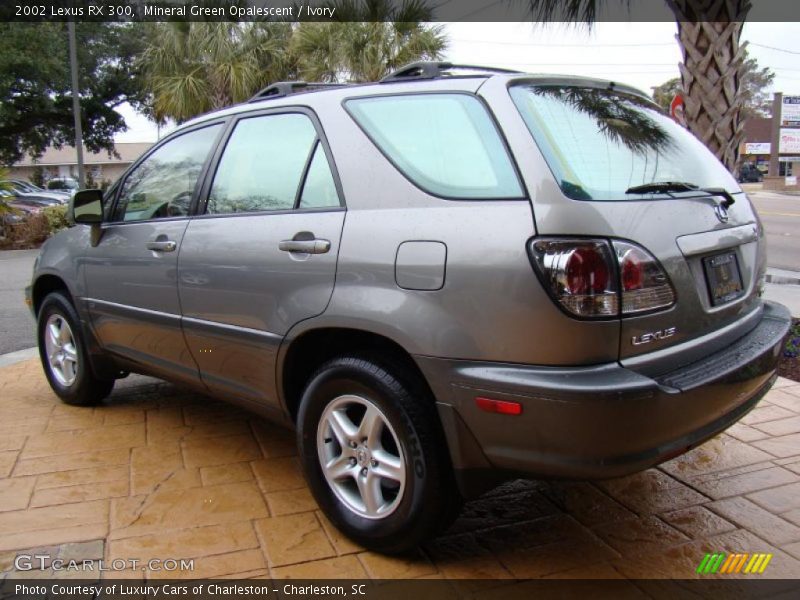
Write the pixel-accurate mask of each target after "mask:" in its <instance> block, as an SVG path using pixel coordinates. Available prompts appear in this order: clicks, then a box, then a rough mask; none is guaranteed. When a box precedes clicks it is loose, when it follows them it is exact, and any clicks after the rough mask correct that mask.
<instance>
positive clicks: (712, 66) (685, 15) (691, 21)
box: [666, 0, 750, 171]
mask: <svg viewBox="0 0 800 600" xmlns="http://www.w3.org/2000/svg"><path fill="white" fill-rule="evenodd" d="M666 1H667V4H668V5H669V7H670V9H671V10H672V12H673V13H674V14H675V18H676V20H677V22H678V35H677V36H676V37H677V39H678V43H679V44H680V46H681V52H682V53H683V62H682V63H681V64H680V71H681V83H682V87H683V92H684V102H685V104H686V106H685V114H686V125H687V127H688V128H689V131H691V132H692V133H694V134H695V136H697V137H698V138H699V139H700V141H702V142H703V143H704V144H705V145H706V146H707V147H708V148H709V149H710V150H711V151H712V152H713V153H714V154H715V155H716V156H717V158H719V159H720V161H722V163H723V164H724V165H725V166H726V167H728V169H730V170H731V171H732V170H733V169H734V168H735V166H736V161H737V158H738V153H739V144H740V142H741V141H742V138H743V136H744V131H743V125H744V121H743V119H742V118H741V113H740V109H741V102H740V97H739V83H740V77H741V67H742V63H743V60H744V54H745V53H744V49H745V46H746V44H745V45H740V44H739V38H740V37H741V34H742V26H743V25H744V20H745V17H746V16H747V13H748V11H749V10H750V2H749V0H666Z"/></svg>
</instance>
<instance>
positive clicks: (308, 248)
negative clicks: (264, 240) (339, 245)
mask: <svg viewBox="0 0 800 600" xmlns="http://www.w3.org/2000/svg"><path fill="white" fill-rule="evenodd" d="M278 249H280V250H283V251H284V252H302V253H303V254H325V253H326V252H327V251H328V250H330V249H331V243H330V241H329V240H318V239H313V240H283V241H281V242H279V243H278Z"/></svg>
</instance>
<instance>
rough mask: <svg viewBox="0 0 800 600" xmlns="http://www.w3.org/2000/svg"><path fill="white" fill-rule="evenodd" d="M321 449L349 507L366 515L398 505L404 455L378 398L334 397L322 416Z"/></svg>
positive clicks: (331, 481) (333, 484)
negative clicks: (378, 402)
mask: <svg viewBox="0 0 800 600" xmlns="http://www.w3.org/2000/svg"><path fill="white" fill-rule="evenodd" d="M317 449H318V454H319V461H320V466H321V467H322V473H323V475H324V476H325V480H326V481H327V483H328V485H329V486H330V488H331V490H332V491H333V493H334V494H335V495H336V497H337V498H338V499H339V500H340V501H341V502H342V503H343V504H344V505H345V506H346V507H347V508H348V509H350V510H351V511H353V512H354V513H356V514H357V515H359V516H362V517H365V518H367V519H382V518H384V517H387V516H388V515H390V514H392V513H393V512H394V511H395V510H396V509H397V506H398V505H399V504H400V501H401V500H402V498H403V492H404V491H405V483H406V462H405V456H404V454H403V451H402V449H401V447H400V443H399V440H398V438H397V434H396V433H395V431H394V429H393V428H392V425H391V423H390V422H389V420H388V418H387V417H386V415H385V414H384V413H383V412H382V411H381V410H380V409H379V408H378V407H377V406H376V405H375V404H374V403H372V402H370V401H369V400H367V399H366V398H362V397H361V396H355V395H346V396H339V397H338V398H335V399H334V400H333V401H332V402H331V403H330V404H328V406H327V407H326V408H325V411H324V412H323V413H322V417H321V418H320V421H319V426H318V428H317Z"/></svg>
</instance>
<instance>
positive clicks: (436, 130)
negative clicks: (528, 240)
mask: <svg viewBox="0 0 800 600" xmlns="http://www.w3.org/2000/svg"><path fill="white" fill-rule="evenodd" d="M345 107H346V109H347V111H348V112H349V113H350V115H351V116H352V117H353V118H354V119H355V121H356V123H358V125H359V126H360V127H361V128H362V129H363V130H364V132H365V133H366V134H367V136H369V138H370V139H371V140H372V142H373V143H374V144H375V145H376V146H377V147H378V148H379V149H380V151H381V152H382V153H383V154H384V155H385V156H386V157H387V158H388V159H389V160H390V161H391V162H392V163H393V164H394V165H395V167H397V168H398V169H399V170H400V171H401V172H402V173H403V175H405V176H406V177H407V178H408V179H409V180H411V182H412V183H414V184H415V185H417V186H418V187H420V188H422V189H423V190H425V191H426V192H429V193H431V194H433V195H436V196H442V197H445V198H453V199H473V200H474V199H512V198H522V197H524V193H523V191H522V187H521V186H520V183H519V179H518V177H517V173H516V171H515V169H514V166H513V164H512V162H511V159H510V157H509V155H508V151H507V150H506V147H505V144H504V143H503V140H502V139H501V138H500V134H499V133H498V131H497V128H496V127H495V125H494V122H493V121H492V119H491V117H490V116H489V114H488V112H487V110H486V108H485V107H484V106H483V104H481V102H480V101H479V100H478V99H477V98H475V97H473V96H470V95H467V94H413V95H412V94H407V95H396V96H378V97H371V98H358V99H351V100H348V101H347V102H346V103H345Z"/></svg>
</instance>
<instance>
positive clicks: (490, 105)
mask: <svg viewBox="0 0 800 600" xmlns="http://www.w3.org/2000/svg"><path fill="white" fill-rule="evenodd" d="M72 211H73V214H74V220H75V222H76V223H77V225H76V226H74V227H71V228H69V229H68V230H66V231H63V232H61V233H59V234H58V235H56V236H55V237H53V238H52V239H50V240H49V241H48V242H47V243H46V244H45V246H44V247H43V248H42V252H41V255H40V256H39V259H38V261H37V263H36V266H35V272H34V275H33V282H32V285H31V287H30V289H29V301H30V302H31V305H32V307H33V310H34V312H35V314H36V318H37V319H38V336H39V337H38V340H39V348H40V353H41V358H42V364H43V365H44V371H45V373H46V375H47V378H48V380H49V382H50V384H51V385H52V387H53V390H54V391H55V393H56V394H57V395H58V396H60V397H61V398H62V399H63V400H64V401H65V402H68V403H70V404H79V405H89V404H94V403H97V402H99V401H101V400H102V399H103V398H104V397H106V396H107V395H108V394H109V393H110V392H111V389H112V388H113V386H114V380H115V379H116V378H119V377H122V376H124V375H125V374H127V373H128V372H137V373H147V374H150V375H154V376H156V377H161V378H163V379H167V380H170V381H174V382H176V383H180V384H183V385H188V386H193V387H194V388H196V389H198V390H200V391H202V392H204V393H210V394H212V395H215V396H218V397H220V398H224V399H227V400H230V401H231V402H236V403H238V404H241V405H244V406H246V407H249V408H251V409H253V410H255V411H257V412H259V413H261V414H263V415H265V416H266V417H268V418H270V419H274V420H277V421H280V422H283V423H285V424H287V425H289V426H293V427H295V428H296V430H297V444H298V450H299V454H300V457H301V461H302V464H303V467H304V470H305V475H306V478H307V480H308V483H309V486H310V487H311V490H312V491H313V494H314V496H315V498H316V500H317V502H318V503H319V505H320V507H322V509H323V510H324V511H325V513H326V515H327V516H328V517H329V518H330V519H331V521H332V522H333V523H335V524H336V526H337V527H339V528H340V529H341V530H342V531H343V532H344V533H346V534H347V535H348V536H350V537H351V538H352V539H354V540H356V541H357V542H359V543H360V544H362V545H364V546H366V547H369V548H373V549H377V550H382V551H387V552H393V551H398V550H401V549H404V548H408V547H410V546H413V545H415V544H417V543H419V542H420V541H421V540H422V539H423V538H425V537H427V536H430V535H433V534H435V533H436V532H437V531H440V530H441V529H442V528H444V527H446V526H447V525H448V524H449V523H450V522H451V520H452V519H453V518H454V516H455V515H456V514H457V511H458V507H459V505H460V501H461V498H464V497H470V496H472V495H474V494H476V493H479V492H481V491H482V490H485V489H486V488H487V487H488V486H490V485H492V484H496V483H497V482H498V481H501V480H502V479H503V478H509V477H519V476H525V475H529V476H532V477H568V478H602V477H614V476H619V475H623V474H626V473H631V472H635V471H639V470H641V469H645V468H647V467H650V466H652V465H655V464H658V463H659V462H662V461H664V460H666V459H668V458H670V457H673V456H676V455H678V454H680V453H682V452H685V451H686V450H687V449H689V448H691V447H693V446H696V445H697V444H700V443H701V442H703V441H704V440H706V439H708V438H709V437H711V436H713V435H715V434H717V433H718V432H720V431H722V430H724V429H725V428H727V427H729V426H730V425H731V424H733V423H734V422H736V421H737V420H738V419H739V418H740V417H742V416H743V415H744V414H745V413H747V411H749V410H750V409H752V408H753V407H754V406H755V405H756V403H757V402H758V401H759V399H760V398H761V397H762V396H763V395H764V393H766V391H767V390H768V389H769V387H770V385H771V384H772V382H773V380H774V377H775V368H776V363H777V360H778V356H779V353H780V349H781V344H782V341H783V339H784V337H785V335H786V333H787V331H788V326H789V321H790V319H789V315H788V313H787V311H786V309H785V308H783V307H781V306H779V305H776V304H773V303H770V302H765V301H764V300H762V299H761V298H760V293H759V292H760V286H761V282H762V279H763V276H764V271H765V249H764V234H763V230H762V227H761V224H760V222H759V220H758V216H757V215H756V213H755V211H754V209H753V206H752V205H751V203H750V201H749V200H748V198H747V196H746V195H745V194H744V193H743V192H742V191H741V190H740V188H739V186H738V184H737V183H736V181H735V180H734V178H733V177H732V176H731V175H730V174H729V173H728V172H727V171H726V170H725V169H724V168H723V166H722V165H721V164H720V163H719V162H718V161H717V160H716V159H715V158H714V157H713V156H712V155H711V154H710V153H709V151H708V150H706V148H705V147H704V146H703V145H702V144H701V143H700V142H699V141H697V140H696V139H695V138H694V137H693V136H692V135H691V134H690V133H688V132H687V131H685V130H684V129H682V128H681V127H680V126H679V125H677V124H676V123H674V122H673V121H672V120H671V119H669V118H668V117H667V116H665V115H664V114H663V113H662V112H661V111H660V110H659V109H658V107H657V106H655V105H654V104H653V103H652V101H651V100H650V99H648V98H647V97H646V96H645V95H644V94H642V93H641V92H639V91H637V90H635V89H632V88H629V87H626V86H622V85H617V84H613V83H609V82H607V81H598V80H594V79H580V78H574V77H554V76H550V75H547V76H533V75H526V74H519V73H507V72H498V70H493V69H485V70H475V69H473V70H468V71H463V70H459V69H458V68H456V67H454V66H453V65H447V64H442V63H421V64H415V65H411V66H409V67H408V68H405V69H401V70H400V71H398V72H396V73H394V74H392V75H390V76H388V77H387V78H385V79H384V80H383V81H381V82H378V83H374V84H366V85H356V86H345V85H341V86H335V85H334V86H319V85H317V86H311V85H306V84H300V83H295V84H291V83H283V84H275V85H273V86H270V87H269V88H267V89H265V90H264V91H263V92H261V93H260V94H259V95H258V96H256V97H255V98H254V99H253V100H251V101H250V102H248V103H245V104H240V105H238V106H233V107H231V108H227V109H225V110H221V111H218V112H214V113H210V114H207V115H203V116H201V117H198V118H197V119H195V120H193V121H191V122H189V123H186V124H185V125H183V126H182V127H180V128H179V129H178V130H177V131H175V132H174V133H172V134H171V135H169V136H168V137H166V138H165V139H163V140H161V141H159V142H158V143H157V144H156V145H155V146H154V147H153V148H151V149H150V150H149V151H148V152H147V153H146V154H145V155H144V156H142V157H141V158H140V159H139V160H138V161H137V162H136V163H134V164H133V165H132V166H131V168H130V169H129V170H128V171H127V173H125V175H124V176H123V177H122V178H121V179H120V180H119V181H117V182H116V184H115V185H114V186H113V187H112V188H111V189H110V190H109V191H108V192H107V193H106V194H105V195H103V196H102V197H101V194H100V193H99V192H98V191H84V192H80V193H78V195H77V196H76V197H75V198H74V200H73V208H72ZM209 443H213V442H209Z"/></svg>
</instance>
